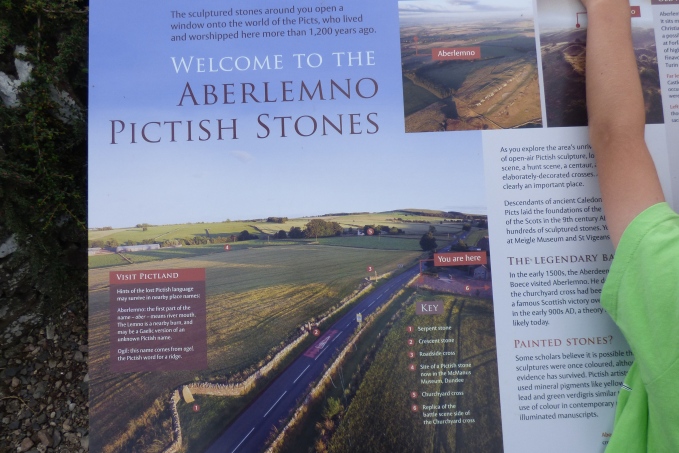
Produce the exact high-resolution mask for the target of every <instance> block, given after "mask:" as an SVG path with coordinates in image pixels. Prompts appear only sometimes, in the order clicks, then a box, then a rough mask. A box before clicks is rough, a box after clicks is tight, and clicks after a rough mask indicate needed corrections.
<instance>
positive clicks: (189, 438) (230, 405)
mask: <svg viewBox="0 0 679 453" xmlns="http://www.w3.org/2000/svg"><path fill="white" fill-rule="evenodd" d="M315 340H316V338H315V337H312V336H310V337H309V338H307V339H306V340H304V341H303V342H302V343H300V344H299V345H298V346H297V347H296V348H295V351H293V352H292V353H291V354H290V355H289V356H288V358H287V359H286V360H284V361H282V362H281V363H280V364H279V365H278V366H277V369H279V370H281V369H284V368H285V367H286V366H288V364H290V362H292V361H293V360H294V359H295V358H296V356H297V355H298V353H300V352H302V351H305V350H306V349H307V348H308V347H309V346H310V345H311V344H313V342H314V341H315ZM275 374H276V373H271V374H269V375H268V376H267V377H265V378H264V379H262V380H260V381H259V382H258V383H257V385H256V387H255V388H253V389H252V390H251V391H250V392H249V393H248V394H247V395H243V396H239V397H218V396H209V395H194V398H195V400H196V401H195V403H191V404H187V403H185V402H184V401H183V400H180V401H179V403H178V404H177V412H178V413H179V420H180V423H181V427H182V435H183V440H184V443H183V447H184V450H185V451H187V452H199V451H205V450H206V449H207V448H208V447H209V445H210V444H211V443H212V441H214V439H215V438H217V437H218V436H219V435H220V434H221V433H222V432H223V430H224V429H225V428H226V427H227V426H229V425H230V424H231V422H232V421H233V420H234V419H235V418H236V417H237V416H238V414H239V413H240V412H241V411H242V410H243V409H244V408H245V407H246V406H247V405H248V404H249V403H250V402H251V401H252V399H253V398H254V397H255V396H256V395H257V394H258V393H259V391H260V390H261V389H263V388H265V387H266V386H267V385H268V384H269V382H271V381H272V380H273V379H274V378H275ZM194 404H198V405H200V410H199V411H198V412H194V411H193V405H194Z"/></svg>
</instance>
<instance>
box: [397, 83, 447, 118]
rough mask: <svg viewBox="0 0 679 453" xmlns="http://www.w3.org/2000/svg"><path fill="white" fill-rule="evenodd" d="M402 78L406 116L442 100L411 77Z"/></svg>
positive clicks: (404, 112)
mask: <svg viewBox="0 0 679 453" xmlns="http://www.w3.org/2000/svg"><path fill="white" fill-rule="evenodd" d="M402 80H403V114H404V116H408V115H410V114H411V113H415V112H419V111H420V110H422V109H423V108H425V107H427V106H428V105H431V104H433V103H435V102H438V101H440V99H439V98H438V97H437V96H435V95H434V94H432V93H431V91H429V90H427V89H425V88H422V87H420V86H417V85H415V84H414V83H413V82H412V80H410V79H409V78H407V77H402Z"/></svg>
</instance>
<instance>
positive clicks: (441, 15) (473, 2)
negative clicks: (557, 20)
mask: <svg viewBox="0 0 679 453" xmlns="http://www.w3.org/2000/svg"><path fill="white" fill-rule="evenodd" d="M398 9H399V16H400V17H401V21H403V22H404V23H407V22H408V21H411V20H412V21H417V22H421V21H436V20H445V21H460V22H462V21H480V20H484V19H486V20H498V19H513V18H517V19H519V18H524V19H530V18H531V17H532V16H533V2H532V1H531V0H515V1H507V0H405V1H399V2H398Z"/></svg>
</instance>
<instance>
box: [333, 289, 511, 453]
mask: <svg viewBox="0 0 679 453" xmlns="http://www.w3.org/2000/svg"><path fill="white" fill-rule="evenodd" d="M419 297H420V299H419V300H422V301H427V300H442V301H443V302H444V314H443V315H436V316H417V315H416V314H415V306H414V305H411V306H410V307H409V308H408V309H407V311H406V313H405V314H404V315H403V316H402V317H401V318H400V319H399V320H398V321H397V322H396V323H395V324H394V326H393V327H392V329H391V330H390V331H389V333H388V334H387V337H386V338H385V340H384V344H383V346H382V347H381V348H380V350H379V352H378V353H377V356H376V358H375V361H374V362H373V364H372V365H371V366H370V369H369V370H368V372H367V373H366V375H365V378H364V379H363V382H362V383H361V385H360V387H359V389H358V392H357V394H356V396H355V398H354V399H353V401H352V402H351V404H350V406H349V408H348V409H347V411H346V413H345V415H344V418H343V420H342V422H341V424H340V426H339V428H338V430H337V432H336V433H335V435H334V436H333V438H332V439H331V442H330V447H329V451H330V452H333V453H339V452H352V451H355V448H354V446H355V445H361V446H362V450H363V451H371V452H375V453H380V452H385V453H386V452H389V453H398V452H410V451H418V452H423V453H428V452H439V451H499V450H501V446H502V435H501V428H500V404H499V388H498V377H497V357H496V352H495V334H494V321H493V307H492V303H491V302H490V301H488V300H481V299H475V298H468V297H455V296H451V295H443V294H436V293H428V292H421V293H420V296H419ZM406 326H413V327H414V328H415V333H414V334H408V333H407V331H406ZM425 326H452V330H450V331H447V332H445V333H444V332H435V333H417V328H418V327H425ZM409 337H414V338H416V339H417V338H448V339H453V340H454V341H453V342H452V343H447V344H432V345H427V346H418V345H416V346H414V347H413V348H412V349H413V350H414V351H415V352H416V353H418V352H419V351H427V352H433V351H447V352H454V353H455V355H454V356H451V357H450V358H448V357H446V358H445V359H444V358H441V357H421V358H416V359H414V360H411V359H409V358H408V357H407V355H406V347H405V346H404V345H405V344H406V340H407V339H408V338H409ZM412 362H414V363H416V365H417V366H418V371H415V372H413V371H409V369H408V365H409V364H410V363H412ZM442 363H445V364H451V363H456V364H458V365H463V367H456V368H454V369H455V370H460V369H461V370H469V371H470V372H471V374H470V375H468V376H464V381H463V382H460V383H435V384H422V383H421V380H422V379H434V380H435V379H437V378H435V377H433V376H432V377H429V376H425V375H423V374H422V373H425V372H429V371H430V370H433V374H434V375H435V376H438V373H439V370H441V368H437V365H439V364H442ZM423 365H427V366H429V367H434V368H429V369H428V371H425V370H424V369H422V368H421V367H422V366H423ZM443 370H446V369H445V368H444V369H443ZM451 377H452V375H451ZM411 391H417V392H420V393H421V392H422V391H427V392H438V391H442V392H447V391H455V392H463V393H464V395H463V396H447V397H427V398H423V397H421V396H420V397H418V398H417V399H416V400H412V399H411V398H410V396H409V393H410V392H411ZM413 402H416V403H417V404H419V405H420V406H421V405H422V404H434V405H437V404H455V405H456V410H461V411H464V412H466V411H469V415H465V417H462V418H468V419H474V422H473V423H466V424H463V423H460V424H455V425H434V424H432V425H425V424H424V420H425V418H424V417H423V414H422V412H418V413H413V412H411V411H410V405H411V404H412V403H413ZM442 418H451V419H452V418H460V417H453V416H449V417H442ZM375 433H380V434H379V435H376V434H375Z"/></svg>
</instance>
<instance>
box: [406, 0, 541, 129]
mask: <svg viewBox="0 0 679 453" xmlns="http://www.w3.org/2000/svg"><path fill="white" fill-rule="evenodd" d="M532 16H533V8H532V2H530V1H527V0H521V1H516V2H511V5H508V4H507V2H501V1H498V0H482V1H479V2H447V1H444V0H423V1H400V2H399V21H400V39H401V65H402V71H403V98H404V115H405V129H406V132H437V131H460V130H486V129H510V128H526V127H541V126H542V111H541V106H540V87H539V76H538V64H537V50H536V47H537V46H536V41H535V29H534V24H533V17H532Z"/></svg>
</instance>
